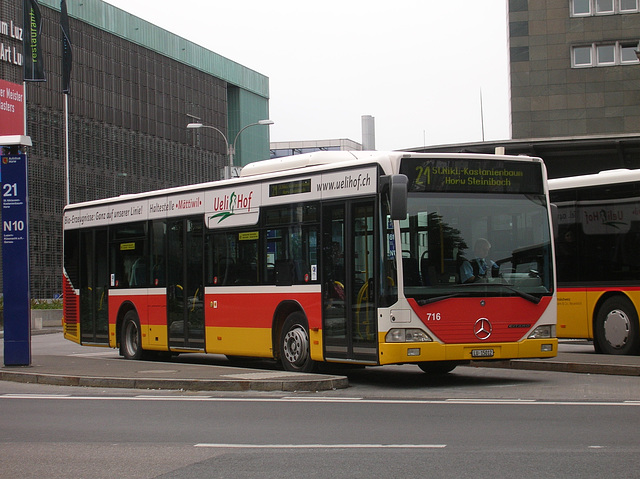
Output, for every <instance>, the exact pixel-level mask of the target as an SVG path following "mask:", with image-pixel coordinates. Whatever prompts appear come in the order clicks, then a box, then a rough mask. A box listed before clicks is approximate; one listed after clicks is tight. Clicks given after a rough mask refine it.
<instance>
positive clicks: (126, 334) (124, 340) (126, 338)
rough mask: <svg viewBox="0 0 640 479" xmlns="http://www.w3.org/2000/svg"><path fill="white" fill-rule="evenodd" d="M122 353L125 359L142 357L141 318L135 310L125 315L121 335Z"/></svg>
mask: <svg viewBox="0 0 640 479" xmlns="http://www.w3.org/2000/svg"><path fill="white" fill-rule="evenodd" d="M120 353H121V354H122V355H123V356H124V358H125V359H141V358H142V354H143V350H142V338H141V335H140V320H139V319H138V315H137V314H136V312H135V311H129V312H127V314H125V315H124V319H123V321H122V331H121V336H120Z"/></svg>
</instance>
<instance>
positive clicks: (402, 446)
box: [194, 443, 447, 449]
mask: <svg viewBox="0 0 640 479" xmlns="http://www.w3.org/2000/svg"><path fill="white" fill-rule="evenodd" d="M194 447H211V448H219V449H443V448H445V447H447V445H446V444H208V443H200V444H194Z"/></svg>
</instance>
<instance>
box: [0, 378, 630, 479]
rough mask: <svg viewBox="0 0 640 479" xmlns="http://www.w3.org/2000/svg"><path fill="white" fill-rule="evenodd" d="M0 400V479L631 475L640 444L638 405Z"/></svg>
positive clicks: (77, 398) (106, 397)
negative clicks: (22, 478) (0, 409)
mask: <svg viewBox="0 0 640 479" xmlns="http://www.w3.org/2000/svg"><path fill="white" fill-rule="evenodd" d="M33 387H35V388H42V386H33ZM34 391H35V390H34ZM150 396H153V397H150ZM0 407H2V410H3V414H2V416H0V437H1V439H0V457H1V458H2V467H1V468H0V477H2V478H4V477H7V478H14V477H47V478H51V479H55V478H66V479H71V478H87V477H91V478H112V477H114V476H118V477H130V478H196V477H198V478H200V477H211V478H215V477H220V478H222V477H224V478H235V477H238V478H240V477H242V478H246V477H252V478H254V477H255V478H294V477H295V478H299V477H323V478H324V477H326V478H335V477H363V478H365V477H367V478H368V477H411V476H416V477H434V478H439V477H443V478H444V477H447V478H450V477H463V478H465V477H468V478H478V477H498V478H501V477H504V478H507V477H508V478H513V477H581V478H589V477H594V478H595V477H636V476H637V461H635V459H634V458H636V457H638V454H639V453H640V443H638V441H637V431H638V428H639V427H640V414H639V412H640V409H639V408H640V402H638V401H633V402H624V401H623V402H618V401H608V402H594V401H553V402H549V401H545V400H540V401H527V400H518V401H511V400H509V401H505V400H479V399H473V398H470V399H466V400H461V399H446V398H443V399H439V400H416V399H411V398H406V399H389V400H381V399H364V398H363V399H356V398H346V397H343V398H335V397H334V398H331V397H323V396H314V397H304V396H303V395H298V396H296V397H291V396H289V397H286V396H281V397H252V398H248V397H243V398H240V397H236V398H233V397H225V398H222V397H205V396H202V395H196V396H193V395H189V394H183V395H181V396H171V397H166V396H165V397H162V396H160V395H158V394H151V395H129V394H122V395H119V396H114V395H113V394H109V395H100V394H95V392H94V394H92V395H91V396H83V395H81V394H79V393H78V392H76V391H73V392H72V393H71V394H70V395H68V396H64V397H63V396H60V395H56V394H54V395H49V396H43V395H38V394H37V393H28V394H19V395H7V394H2V395H0Z"/></svg>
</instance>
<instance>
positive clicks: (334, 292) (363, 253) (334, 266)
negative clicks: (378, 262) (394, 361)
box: [322, 200, 378, 363]
mask: <svg viewBox="0 0 640 479" xmlns="http://www.w3.org/2000/svg"><path fill="white" fill-rule="evenodd" d="M374 211H375V203H374V201H373V200H366V201H347V202H340V203H338V204H333V205H325V206H324V208H323V220H322V221H323V271H322V274H323V278H322V285H323V294H322V297H323V332H324V339H323V342H324V347H325V358H326V359H329V360H330V359H336V360H345V359H346V360H353V361H358V362H363V363H376V362H377V357H378V350H377V339H376V338H377V327H376V324H377V323H376V295H375V289H376V288H375V281H374V278H375V277H376V276H375V271H374V269H375V261H374V260H375V257H376V255H375V251H376V249H375V244H374V238H375V236H374V231H375V227H374V218H375V216H374Z"/></svg>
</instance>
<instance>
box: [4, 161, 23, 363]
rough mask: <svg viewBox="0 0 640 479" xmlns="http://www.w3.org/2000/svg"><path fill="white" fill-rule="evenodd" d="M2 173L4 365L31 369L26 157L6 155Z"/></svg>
mask: <svg viewBox="0 0 640 479" xmlns="http://www.w3.org/2000/svg"><path fill="white" fill-rule="evenodd" d="M0 173H1V175H2V280H3V293H4V363H5V365H6V366H28V365H30V364H31V324H30V323H31V304H30V297H29V296H30V294H29V222H28V215H29V211H28V202H27V199H28V194H27V156H26V155H24V154H19V155H3V156H2V157H1V170H0Z"/></svg>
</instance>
